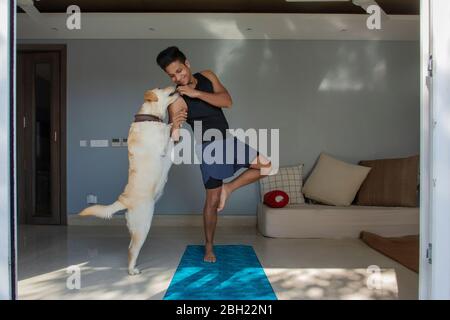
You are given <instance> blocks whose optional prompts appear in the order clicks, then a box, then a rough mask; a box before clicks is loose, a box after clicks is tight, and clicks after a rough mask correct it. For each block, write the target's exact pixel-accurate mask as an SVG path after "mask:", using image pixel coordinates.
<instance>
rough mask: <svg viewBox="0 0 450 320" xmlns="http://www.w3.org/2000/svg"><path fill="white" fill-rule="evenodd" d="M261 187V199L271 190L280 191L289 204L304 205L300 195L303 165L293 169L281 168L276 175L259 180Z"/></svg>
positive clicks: (303, 199)
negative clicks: (286, 197)
mask: <svg viewBox="0 0 450 320" xmlns="http://www.w3.org/2000/svg"><path fill="white" fill-rule="evenodd" d="M259 184H260V187H261V199H263V198H264V195H265V194H266V193H267V192H269V191H273V190H281V191H284V192H286V193H287V195H288V196H289V203H290V204H301V203H305V198H304V197H303V194H302V186H303V164H300V165H298V166H293V167H282V168H280V169H279V170H278V173H277V174H274V175H270V176H267V177H265V178H262V179H261V180H259Z"/></svg>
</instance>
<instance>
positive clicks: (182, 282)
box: [164, 245, 277, 300]
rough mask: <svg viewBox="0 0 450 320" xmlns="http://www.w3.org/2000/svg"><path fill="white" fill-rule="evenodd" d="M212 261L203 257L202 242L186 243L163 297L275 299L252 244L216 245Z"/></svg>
mask: <svg viewBox="0 0 450 320" xmlns="http://www.w3.org/2000/svg"><path fill="white" fill-rule="evenodd" d="M214 252H215V254H216V257H217V261H216V262H215V263H208V262H204V261H203V255H204V246H200V245H189V246H187V247H186V251H185V252H184V254H183V257H182V258H181V261H180V264H179V265H178V268H177V271H176V272H175V275H174V276H173V278H172V281H171V283H170V286H169V288H168V289H167V292H166V294H165V296H164V300H277V297H276V295H275V292H274V291H273V289H272V286H271V285H270V282H269V279H267V276H266V274H265V273H264V269H263V268H262V267H261V264H260V263H259V260H258V257H257V256H256V253H255V251H254V250H253V248H252V247H251V246H244V245H217V246H214Z"/></svg>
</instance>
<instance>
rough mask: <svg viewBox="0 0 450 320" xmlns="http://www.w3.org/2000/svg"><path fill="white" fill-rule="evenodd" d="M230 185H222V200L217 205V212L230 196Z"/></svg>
mask: <svg viewBox="0 0 450 320" xmlns="http://www.w3.org/2000/svg"><path fill="white" fill-rule="evenodd" d="M230 193H231V192H230V187H229V186H228V184H227V183H224V184H223V185H222V191H221V192H220V201H219V206H218V207H217V212H219V211H222V210H223V208H224V207H225V202H227V199H228V197H229V196H230Z"/></svg>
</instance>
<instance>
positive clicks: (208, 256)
mask: <svg viewBox="0 0 450 320" xmlns="http://www.w3.org/2000/svg"><path fill="white" fill-rule="evenodd" d="M203 261H205V262H212V263H214V262H216V255H215V254H214V250H213V245H212V244H205V256H204V257H203Z"/></svg>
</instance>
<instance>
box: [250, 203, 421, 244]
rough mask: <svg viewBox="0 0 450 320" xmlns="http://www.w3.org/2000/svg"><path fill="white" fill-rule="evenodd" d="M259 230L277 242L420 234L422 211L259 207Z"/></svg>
mask: <svg viewBox="0 0 450 320" xmlns="http://www.w3.org/2000/svg"><path fill="white" fill-rule="evenodd" d="M257 217H258V230H259V231H260V232H261V233H262V234H263V235H264V236H266V237H273V238H329V239H331V238H358V237H359V234H360V233H361V230H366V231H369V232H373V233H376V234H379V235H381V236H383V237H401V236H405V235H412V234H419V220H420V219H419V208H407V207H372V206H370V207H365V206H348V207H339V206H327V205H317V204H296V205H288V206H286V207H284V208H276V209H275V208H270V207H268V206H266V205H265V204H263V203H259V204H258V215H257Z"/></svg>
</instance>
